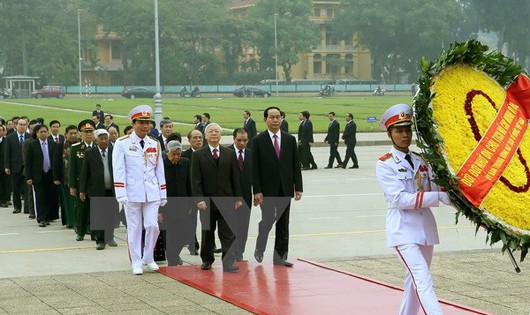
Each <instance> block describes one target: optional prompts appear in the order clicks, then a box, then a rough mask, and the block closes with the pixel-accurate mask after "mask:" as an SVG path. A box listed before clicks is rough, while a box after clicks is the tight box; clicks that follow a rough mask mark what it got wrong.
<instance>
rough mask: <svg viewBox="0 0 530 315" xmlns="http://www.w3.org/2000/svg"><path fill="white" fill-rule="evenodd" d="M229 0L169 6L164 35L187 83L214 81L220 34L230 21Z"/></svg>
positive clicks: (177, 0) (185, 0)
mask: <svg viewBox="0 0 530 315" xmlns="http://www.w3.org/2000/svg"><path fill="white" fill-rule="evenodd" d="M226 4H227V1H226V0H222V1H220V0H173V1H169V2H168V3H166V5H167V6H166V9H167V10H168V12H169V13H170V14H171V24H170V23H167V28H166V29H165V31H167V32H168V36H170V37H171V38H173V41H174V47H175V49H176V54H177V56H178V59H179V60H180V65H181V69H182V70H183V71H185V73H186V74H187V78H188V83H189V84H191V85H193V84H198V83H200V82H201V80H205V79H206V78H213V77H215V75H216V73H217V71H218V64H217V61H216V58H215V57H216V56H215V52H216V51H218V49H216V48H217V47H219V46H220V45H221V42H222V40H221V37H220V36H219V34H220V33H221V32H220V30H221V29H222V28H223V27H225V25H226V23H227V21H228V11H227V9H226ZM206 74H207V75H206Z"/></svg>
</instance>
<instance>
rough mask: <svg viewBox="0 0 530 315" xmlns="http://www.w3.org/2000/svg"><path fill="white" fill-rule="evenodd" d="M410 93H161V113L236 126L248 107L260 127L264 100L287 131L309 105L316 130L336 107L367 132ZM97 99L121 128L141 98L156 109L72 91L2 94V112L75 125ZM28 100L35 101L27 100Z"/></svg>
mask: <svg viewBox="0 0 530 315" xmlns="http://www.w3.org/2000/svg"><path fill="white" fill-rule="evenodd" d="M411 102H412V98H411V96H347V97H344V96H337V97H330V98H316V97H274V96H273V97H271V98H235V97H223V98H209V97H201V98H163V99H162V103H163V115H164V116H167V117H170V118H171V119H172V120H173V121H176V122H183V123H191V122H192V118H193V115H195V114H202V113H204V112H208V113H210V115H211V117H212V121H214V122H217V123H219V124H220V125H221V127H226V128H231V129H232V128H236V127H240V126H242V123H243V121H242V120H243V117H242V111H243V110H245V109H247V110H249V111H250V112H251V113H252V117H253V118H254V120H256V122H257V128H258V130H264V128H265V124H264V122H263V110H264V109H265V108H266V107H268V106H278V107H280V108H281V109H282V110H283V111H285V112H286V116H287V121H288V122H289V127H290V131H291V132H296V131H297V130H298V121H299V120H298V113H299V112H300V111H303V110H307V111H309V112H310V113H311V120H312V121H313V125H314V132H315V133H324V132H326V131H327V126H328V123H329V121H328V119H327V114H328V112H330V111H334V112H335V113H336V114H337V117H338V120H339V121H340V122H341V123H342V122H344V116H345V115H346V114H347V113H352V114H353V115H354V117H355V121H356V123H357V126H358V127H357V128H358V131H360V132H368V131H371V127H373V130H374V131H379V127H378V125H377V123H374V124H373V126H371V125H370V124H369V123H368V122H367V121H366V119H367V117H368V116H376V117H377V118H379V117H380V116H381V114H382V113H383V112H384V110H385V109H386V108H388V107H389V106H390V105H393V104H397V103H407V104H411ZM97 103H99V104H101V105H102V110H103V111H104V112H105V113H111V114H113V115H115V118H114V121H115V122H116V123H117V124H118V125H119V126H120V127H121V128H122V129H123V127H124V126H125V125H127V124H129V121H128V119H127V118H125V117H123V118H122V117H117V115H125V116H126V115H127V114H128V112H129V110H130V109H131V108H133V107H134V106H137V105H140V104H148V105H151V107H153V109H154V100H151V99H135V100H128V99H124V98H122V97H120V96H116V98H114V99H103V98H90V99H85V98H83V99H81V98H77V97H74V96H66V97H65V98H64V99H40V100H37V99H17V100H1V101H0V104H1V105H0V106H1V108H2V109H1V110H0V116H1V117H4V118H9V117H13V116H15V115H27V116H29V117H30V118H37V117H42V118H44V119H45V121H46V122H49V121H50V120H52V119H58V120H60V121H61V123H62V125H63V126H66V125H69V124H75V125H77V124H78V123H79V122H80V121H81V120H82V119H86V118H91V112H92V110H94V108H95V104H97ZM28 105H38V107H35V106H28ZM174 130H175V131H179V132H181V133H183V134H186V133H187V132H188V131H189V130H190V127H189V126H184V125H176V126H175V128H174Z"/></svg>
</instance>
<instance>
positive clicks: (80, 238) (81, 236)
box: [75, 234, 85, 242]
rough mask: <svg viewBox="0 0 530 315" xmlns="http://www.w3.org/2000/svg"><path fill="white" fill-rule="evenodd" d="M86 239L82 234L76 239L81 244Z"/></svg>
mask: <svg viewBox="0 0 530 315" xmlns="http://www.w3.org/2000/svg"><path fill="white" fill-rule="evenodd" d="M84 239H85V236H84V235H81V234H77V237H76V238H75V240H76V241H78V242H80V241H82V240H84Z"/></svg>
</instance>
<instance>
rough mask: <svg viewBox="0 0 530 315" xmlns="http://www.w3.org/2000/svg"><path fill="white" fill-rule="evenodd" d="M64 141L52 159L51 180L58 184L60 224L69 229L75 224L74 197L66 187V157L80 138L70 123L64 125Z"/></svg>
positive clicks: (58, 146) (75, 128)
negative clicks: (66, 125)
mask: <svg viewBox="0 0 530 315" xmlns="http://www.w3.org/2000/svg"><path fill="white" fill-rule="evenodd" d="M64 135H65V139H64V142H62V143H61V142H59V144H58V145H57V150H56V151H55V157H54V159H53V168H52V171H53V181H54V183H55V185H59V200H60V203H61V220H62V224H63V225H65V226H66V227H67V228H69V229H71V228H73V227H74V226H75V221H76V217H75V197H73V196H71V195H70V188H69V187H68V169H69V168H68V166H69V164H68V157H69V156H70V149H71V147H72V145H74V144H76V143H77V142H79V141H80V140H79V139H78V138H77V127H76V126H74V125H70V126H68V127H66V130H65V134H64Z"/></svg>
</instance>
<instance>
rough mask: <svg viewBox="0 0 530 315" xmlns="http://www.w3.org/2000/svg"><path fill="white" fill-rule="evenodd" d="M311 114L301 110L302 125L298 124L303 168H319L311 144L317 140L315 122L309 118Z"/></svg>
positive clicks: (299, 147)
mask: <svg viewBox="0 0 530 315" xmlns="http://www.w3.org/2000/svg"><path fill="white" fill-rule="evenodd" d="M310 116H311V115H310V114H309V112H308V111H303V112H300V114H299V116H298V117H299V119H300V126H298V151H299V154H300V161H301V162H302V169H303V170H309V169H312V170H316V169H317V168H318V166H317V164H316V163H315V159H314V158H313V154H312V153H311V145H312V144H313V143H314V142H315V140H313V123H312V122H311V120H309V117H310ZM310 166H311V167H310Z"/></svg>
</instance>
